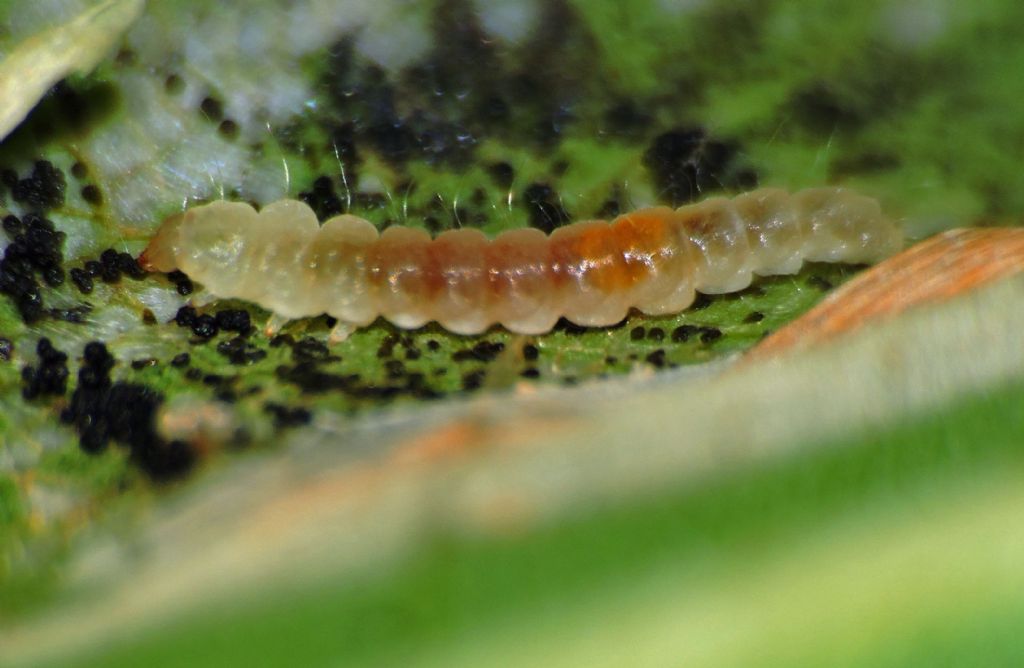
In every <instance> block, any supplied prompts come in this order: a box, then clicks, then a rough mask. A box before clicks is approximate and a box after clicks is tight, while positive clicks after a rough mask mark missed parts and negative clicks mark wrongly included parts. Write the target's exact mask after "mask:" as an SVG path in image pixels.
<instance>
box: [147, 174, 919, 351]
mask: <svg viewBox="0 0 1024 668" xmlns="http://www.w3.org/2000/svg"><path fill="white" fill-rule="evenodd" d="M744 197H746V199H745V200H743V201H744V202H746V205H744V206H740V207H737V206H735V205H734V204H733V202H732V201H731V200H726V199H722V198H716V199H715V200H710V201H707V202H701V203H698V204H691V205H687V206H684V207H681V208H680V209H676V210H675V211H673V210H671V209H668V208H666V207H656V208H649V209H641V210H639V211H635V212H632V213H628V214H624V215H622V216H619V217H618V218H616V219H615V220H614V221H613V222H612V223H610V224H609V223H606V222H601V221H589V222H582V223H574V224H573V225H569V226H566V227H563V228H559V229H558V230H556V231H555V232H554V233H553V234H552V236H550V237H544V236H542V235H541V234H540V233H538V232H536V231H532V230H522V231H516V232H511V233H505V234H503V235H501V236H500V237H499V238H498V239H497V240H487V239H485V238H484V237H483V236H482V235H480V234H479V233H475V232H472V233H471V232H469V231H463V232H457V233H449V234H448V235H442V237H440V238H439V239H437V240H433V241H431V240H429V239H428V238H427V237H426V235H425V234H424V233H422V232H415V231H413V230H411V229H409V228H401V227H393V228H389V229H388V230H387V231H385V232H384V233H383V234H381V235H377V233H376V232H375V231H374V229H373V227H372V226H371V225H370V224H369V223H368V222H366V221H365V220H362V219H359V218H356V217H354V216H348V215H346V216H338V217H335V218H333V219H331V220H329V221H327V222H326V223H324V226H323V227H321V228H319V229H318V228H317V227H316V225H315V217H313V213H312V211H311V210H310V209H309V207H307V206H306V205H304V204H302V203H301V202H296V201H292V200H283V201H281V202H276V203H274V204H272V205H269V206H268V207H265V208H264V212H263V213H260V214H257V213H256V211H255V210H254V209H253V208H252V207H250V206H248V205H246V204H238V203H228V202H214V203H212V204H207V205H203V206H200V207H196V208H193V209H189V210H188V211H186V212H185V213H184V214H183V215H180V216H175V217H173V218H172V219H169V220H168V221H166V222H165V223H164V224H163V225H162V226H161V227H160V229H159V231H158V232H157V234H156V236H155V237H154V238H153V240H152V241H151V242H150V245H149V246H148V247H147V248H146V250H145V252H144V253H143V258H144V259H145V260H146V261H147V268H148V269H150V270H158V271H170V270H171V269H173V268H179V269H181V270H182V271H184V272H185V273H187V274H189V275H190V276H191V277H192V279H193V280H196V281H199V282H200V283H203V284H204V286H205V287H206V289H207V290H209V291H210V292H211V294H212V296H214V297H226V298H232V297H235V298H245V299H252V300H253V301H255V302H257V303H259V304H261V305H263V306H267V307H270V308H271V309H272V310H275V309H276V310H278V313H279V314H281V315H284V316H285V317H293V318H297V317H306V316H313V315H319V314H320V313H322V312H325V311H326V312H327V313H328V314H329V315H332V316H334V317H335V318H337V319H338V320H339V325H338V330H337V332H336V334H335V338H336V339H340V338H343V337H344V335H345V333H346V332H349V331H352V330H353V329H354V328H356V327H360V326H363V325H365V324H367V323H369V322H372V321H373V319H374V318H375V317H376V316H378V315H381V314H383V315H385V316H386V317H388V318H389V319H391V320H392V321H393V322H395V323H396V324H398V325H399V326H402V327H416V326H419V324H422V323H424V322H427V321H429V320H436V321H437V322H439V323H440V324H441V325H442V326H444V327H446V328H448V329H450V330H452V331H453V332H456V333H460V334H474V333H479V332H482V331H483V330H484V329H486V328H487V327H488V326H490V325H491V324H494V323H498V324H502V325H504V326H505V327H507V328H508V329H510V330H512V331H514V332H518V333H523V334H540V333H543V332H545V331H547V330H548V329H550V328H551V327H552V326H553V325H554V323H555V322H556V321H557V319H558V317H559V316H566V317H569V318H570V319H572V320H573V321H574V322H577V323H578V324H583V325H587V326H605V325H611V324H614V323H615V322H618V320H620V319H621V317H622V316H623V314H624V312H625V311H624V310H625V309H627V308H629V307H640V308H642V309H643V310H644V311H645V312H648V313H670V312H674V311H677V310H681V309H684V308H686V307H687V306H688V305H689V303H690V301H692V295H693V292H694V290H705V291H713V292H723V291H728V290H736V289H740V288H741V287H745V286H746V285H747V284H749V282H750V278H751V275H752V274H761V275H767V274H772V273H791V272H793V271H796V270H797V269H798V268H799V265H800V261H801V260H802V259H804V258H809V259H812V260H821V259H825V260H831V261H847V262H858V263H859V262H872V261H876V260H879V259H881V258H883V257H886V256H888V255H890V254H891V253H893V252H895V251H896V250H897V249H898V248H899V246H900V245H901V239H902V235H901V234H900V232H899V229H898V228H897V227H896V226H895V225H893V224H892V223H891V222H890V221H888V220H887V219H885V218H884V217H882V216H881V214H880V213H879V212H878V206H877V204H875V203H874V202H873V201H872V200H868V199H867V198H864V197H862V196H860V195H857V194H855V193H852V192H850V191H847V190H843V189H841V188H820V189H813V190H807V191H802V192H801V193H797V194H796V195H789V194H787V193H784V192H783V191H780V190H772V189H763V190H759V191H755V192H753V193H749V194H748V195H746V196H744ZM751 198H753V200H751ZM759 198H763V199H764V200H765V201H769V200H770V201H771V202H772V206H771V207H769V208H766V207H763V206H761V207H759V206H750V202H751V201H756V200H758V199H759ZM780 212H781V213H780ZM264 213H266V214H267V216H268V217H267V218H263V219H262V221H263V222H266V223H268V224H258V222H259V221H260V217H261V216H263V215H264ZM782 214H785V215H782ZM759 216H761V217H764V216H772V218H770V220H768V221H765V220H761V218H760V217H759ZM801 216H802V217H803V218H805V219H813V220H814V225H813V226H804V225H802V224H801V223H800V217H801ZM293 218H294V219H295V220H296V222H297V224H296V225H295V226H294V227H293V228H288V226H287V225H286V224H282V223H287V221H288V220H292V219H293ZM779 221H782V222H781V223H779ZM271 222H273V224H269V223H271ZM769 223H770V224H773V225H776V224H782V225H784V226H786V229H792V230H794V232H793V233H790V234H774V235H760V237H759V235H758V234H754V233H751V234H749V235H745V234H744V233H743V232H744V229H742V228H746V230H760V229H762V228H764V226H765V225H766V224H769ZM717 226H721V229H719V228H718V227H717ZM726 226H728V227H726ZM325 229H326V230H327V231H326V232H325ZM807 229H813V232H808V231H807ZM815 235H816V236H815ZM747 236H751V237H752V238H755V239H756V238H763V239H765V240H766V241H764V243H762V244H761V245H760V246H759V245H758V244H756V243H755V244H748V243H747V241H746V238H747ZM736 239H739V240H741V241H742V243H736V242H735V241H734V240H736ZM317 240H319V241H317ZM314 243H320V244H322V245H323V248H339V249H341V248H344V249H346V250H345V252H344V253H333V252H330V257H331V258H332V259H331V260H330V262H323V263H314V264H315V266H305V265H303V261H302V259H303V258H308V255H309V253H308V252H307V250H308V249H310V248H312V247H313V244H314ZM254 246H255V247H256V248H257V249H264V248H265V250H260V251H258V252H257V253H256V254H253V252H252V250H253V247H254ZM295 249H299V250H298V251H296V250H295ZM323 252H324V251H322V250H319V249H318V250H317V251H316V253H323ZM247 253H248V255H246V254H247ZM736 253H742V254H743V255H742V257H737V256H735V254H736ZM701 254H703V257H702V256H701ZM249 256H254V257H255V256H258V257H261V258H267V260H266V261H265V262H262V263H259V264H254V263H252V262H247V263H245V262H243V263H239V262H238V260H239V259H240V258H244V257H249ZM324 257H325V258H326V257H327V255H324ZM730 258H732V259H730ZM723 260H725V261H723ZM733 260H735V261H733ZM694 262H696V263H697V264H696V265H692V264H691V263H694ZM307 263H308V259H307ZM264 264H266V265H267V266H264ZM697 265H699V266H697ZM253 271H260V272H266V273H265V274H263V273H261V275H260V276H253V275H252V272H253ZM289 274H290V275H292V276H294V277H295V281H296V286H301V287H294V288H292V287H290V286H289V285H287V284H285V283H281V281H284V280H287V276H289ZM263 275H267V276H273V277H274V279H273V280H274V281H276V284H271V285H264V284H263V283H261V282H260V278H261V277H262V276H263ZM263 295H265V296H266V298H264V296H263ZM467 309H468V310H467Z"/></svg>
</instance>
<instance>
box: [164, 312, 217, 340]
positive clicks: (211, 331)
mask: <svg viewBox="0 0 1024 668" xmlns="http://www.w3.org/2000/svg"><path fill="white" fill-rule="evenodd" d="M174 323H175V324H176V325H177V326H178V327H185V328H187V329H191V330H192V333H193V334H194V335H195V336H196V338H197V339H199V340H202V341H207V340H209V339H212V338H213V337H215V336H216V335H217V332H218V331H219V329H218V327H217V318H216V317H214V316H212V315H210V314H209V313H203V314H202V315H200V314H199V313H197V312H196V309H195V308H194V307H192V306H182V307H181V308H179V309H178V312H177V313H175V314H174Z"/></svg>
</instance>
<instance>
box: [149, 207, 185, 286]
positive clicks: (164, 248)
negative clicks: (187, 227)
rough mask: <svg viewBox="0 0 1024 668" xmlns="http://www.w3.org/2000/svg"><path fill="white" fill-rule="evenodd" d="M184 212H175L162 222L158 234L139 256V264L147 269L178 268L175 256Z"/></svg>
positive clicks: (163, 269)
mask: <svg viewBox="0 0 1024 668" xmlns="http://www.w3.org/2000/svg"><path fill="white" fill-rule="evenodd" d="M184 217H185V216H184V213H178V214H175V215H173V216H171V217H169V218H167V219H166V220H164V222H163V223H161V224H160V228H159V229H158V230H157V232H156V236H154V237H153V239H152V240H151V241H150V242H149V245H148V246H146V250H144V251H142V255H140V256H139V265H140V266H141V267H142V268H143V269H145V270H146V271H159V272H168V271H174V270H175V269H177V268H178V260H177V258H176V257H175V255H176V253H177V246H178V231H179V228H180V227H181V221H182V220H183V219H184Z"/></svg>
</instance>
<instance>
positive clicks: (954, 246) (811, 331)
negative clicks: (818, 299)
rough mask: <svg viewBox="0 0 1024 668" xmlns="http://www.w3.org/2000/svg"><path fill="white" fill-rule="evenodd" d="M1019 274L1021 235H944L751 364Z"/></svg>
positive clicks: (824, 307)
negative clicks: (914, 307) (873, 321)
mask: <svg viewBox="0 0 1024 668" xmlns="http://www.w3.org/2000/svg"><path fill="white" fill-rule="evenodd" d="M1021 271H1024V229H1021V228H1010V227H995V228H963V229H956V230H950V231H948V232H943V233H942V234H938V235H936V236H934V237H931V238H930V239H927V240H925V241H923V242H921V243H919V244H917V245H915V246H912V247H911V248H909V249H907V250H905V251H903V252H902V253H900V254H898V255H895V256H893V257H891V258H889V259H888V260H886V261H884V262H882V263H880V264H878V265H876V266H874V267H872V268H871V269H868V270H867V271H865V272H864V273H863V274H861V275H860V276H858V277H857V278H855V279H853V280H852V281H850V282H849V283H847V284H846V285H844V286H842V287H841V288H839V289H838V290H836V291H835V292H833V293H832V294H831V295H829V296H828V297H827V298H826V299H825V301H823V302H822V303H821V304H819V305H818V306H816V307H815V308H813V309H812V310H811V311H809V312H808V313H806V314H804V315H803V316H802V317H800V318H798V319H796V320H794V321H793V322H791V323H790V324H789V325H787V326H786V327H784V328H782V329H780V330H779V331H778V332H776V333H775V334H773V335H771V336H769V337H768V338H766V339H765V340H764V341H762V342H761V344H760V345H758V346H757V347H756V348H754V350H753V351H751V353H750V355H749V357H750V358H759V357H764V356H767V355H774V354H777V353H780V352H784V351H786V350H789V349H794V348H804V347H807V346H810V345H812V344H815V343H819V342H821V341H825V340H827V339H830V338H832V337H834V336H837V335H840V334H844V333H846V332H851V331H853V330H856V329H858V328H859V327H861V326H863V325H864V324H865V323H867V322H869V321H871V320H875V319H878V318H884V317H887V316H893V315H896V314H898V313H901V312H903V311H905V310H907V309H909V308H911V307H912V306H916V305H918V304H924V303H928V302H936V301H943V300H946V299H949V298H951V297H954V296H956V295H959V294H961V293H964V292H967V291H969V290H973V289H975V288H978V287H980V286H982V285H984V284H986V283H990V282H993V281H996V280H999V279H1001V278H1006V277H1008V276H1011V275H1013V274H1016V273H1019V272H1021Z"/></svg>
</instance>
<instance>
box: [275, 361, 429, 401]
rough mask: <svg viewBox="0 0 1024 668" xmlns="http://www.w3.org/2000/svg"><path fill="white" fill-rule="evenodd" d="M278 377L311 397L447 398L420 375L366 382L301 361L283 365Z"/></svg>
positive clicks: (279, 368) (364, 398)
mask: <svg viewBox="0 0 1024 668" xmlns="http://www.w3.org/2000/svg"><path fill="white" fill-rule="evenodd" d="M276 375H277V377H278V378H279V379H280V380H282V381H284V382H286V383H291V384H292V385H295V386H296V387H298V388H299V389H300V390H302V391H303V392H305V393H308V394H321V393H324V392H340V393H342V394H344V395H346V396H348V397H350V398H352V399H358V400H364V401H371V402H386V401H391V400H393V399H396V398H398V397H401V396H408V397H413V398H416V399H439V398H441V397H442V396H444V395H443V394H442V393H440V392H438V391H437V390H435V389H433V388H431V387H429V386H428V385H427V384H426V382H425V379H424V376H423V374H421V373H409V374H406V375H405V376H404V379H392V380H404V382H392V383H378V382H365V381H363V380H362V378H361V377H360V375H359V374H337V373H330V372H327V371H324V370H322V369H320V368H319V365H318V363H316V362H301V363H299V364H295V365H292V366H288V365H282V366H279V367H278V368H277V370H276Z"/></svg>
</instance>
